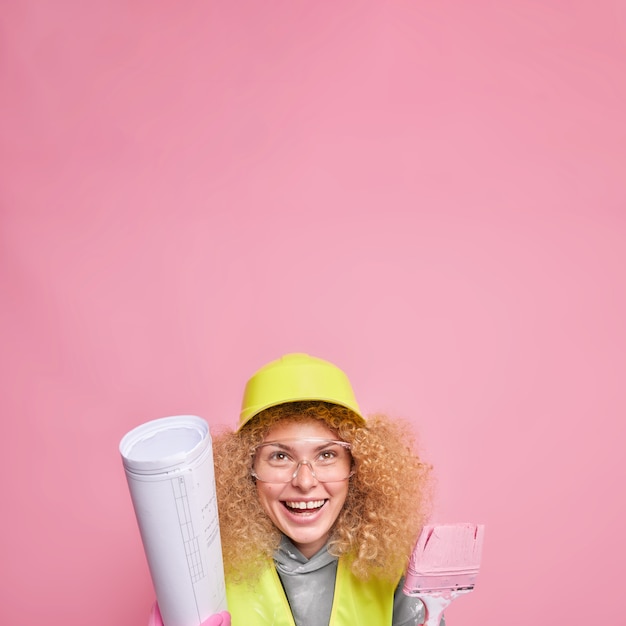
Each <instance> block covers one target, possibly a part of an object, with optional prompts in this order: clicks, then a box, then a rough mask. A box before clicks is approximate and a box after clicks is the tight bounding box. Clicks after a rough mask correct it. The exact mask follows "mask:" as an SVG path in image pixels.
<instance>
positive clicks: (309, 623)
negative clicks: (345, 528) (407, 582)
mask: <svg viewBox="0 0 626 626" xmlns="http://www.w3.org/2000/svg"><path fill="white" fill-rule="evenodd" d="M274 562H275V564H276V571H277V572H278V576H279V577H280V580H281V582H282V584H283V588H284V589H285V595H286V596H287V600H288V601H289V606H290V607H291V612H292V614H293V618H294V621H295V623H296V626H328V623H329V622H330V613H331V610H332V605H333V595H334V591H335V578H336V576H337V563H338V559H337V557H336V556H332V555H331V554H329V553H328V550H327V549H326V547H324V548H322V549H321V550H320V551H319V552H318V553H317V554H314V555H313V556H312V557H311V558H310V559H307V558H306V557H305V556H304V555H303V554H302V553H301V552H300V550H298V548H296V547H295V546H294V545H293V544H292V543H291V541H290V540H289V539H288V538H287V537H284V536H283V538H282V541H281V544H280V546H279V548H278V550H276V553H275V554H274ZM402 584H403V580H400V583H399V584H398V586H397V588H396V592H395V595H394V602H393V620H392V623H391V626H417V625H418V624H422V623H423V622H424V619H425V611H424V605H423V604H422V601H421V600H420V599H419V598H411V597H409V596H405V595H404V594H403V593H402ZM441 624H442V626H445V623H444V621H442V622H441Z"/></svg>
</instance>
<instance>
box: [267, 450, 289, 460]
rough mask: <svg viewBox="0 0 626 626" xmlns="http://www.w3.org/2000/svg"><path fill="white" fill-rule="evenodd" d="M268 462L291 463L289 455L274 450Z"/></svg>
mask: <svg viewBox="0 0 626 626" xmlns="http://www.w3.org/2000/svg"><path fill="white" fill-rule="evenodd" d="M267 460H268V461H269V462H270V463H289V462H290V461H291V459H290V458H289V455H288V454H287V453H286V452H283V451H282V450H274V452H270V453H269V455H268V457H267Z"/></svg>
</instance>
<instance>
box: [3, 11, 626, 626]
mask: <svg viewBox="0 0 626 626" xmlns="http://www.w3.org/2000/svg"><path fill="white" fill-rule="evenodd" d="M0 24H1V31H0V32H1V33H2V34H1V40H2V53H1V55H0V70H1V77H2V88H1V89H0V112H1V113H0V125H1V127H0V149H1V152H0V158H1V170H0V203H1V204H0V211H1V212H0V242H1V243H0V279H1V281H2V282H1V298H2V300H1V306H0V333H1V337H0V338H1V340H2V361H1V362H2V372H1V384H2V392H1V402H2V430H3V434H2V437H1V442H2V443H1V445H2V454H1V456H0V462H1V463H2V471H1V473H0V476H1V480H2V485H1V487H2V495H3V497H2V502H3V504H2V511H3V513H2V517H1V520H2V521H1V534H0V551H1V552H0V553H1V554H2V558H1V559H0V576H1V581H0V583H1V584H0V622H1V623H2V624H11V625H12V626H20V625H35V624H43V623H50V621H49V619H50V618H54V623H55V624H56V623H62V624H65V625H66V626H84V625H85V624H89V625H90V626H111V625H115V626H141V625H143V624H145V622H146V616H147V613H148V609H149V606H150V604H151V602H152V600H153V591H152V588H151V583H150V580H149V576H148V571H147V566H146V564H145V559H144V555H143V549H142V546H141V543H140V538H139V534H138V530H137V527H136V522H135V519H134V514H133V511H132V507H131V503H130V498H129V495H128V490H127V486H126V483H125V478H124V474H123V470H122V466H121V462H120V458H119V455H118V449H117V446H118V443H119V440H120V438H121V437H122V435H123V434H124V433H125V432H127V431H128V430H129V429H131V428H132V427H134V426H135V425H137V424H139V423H141V422H143V421H147V420H149V419H153V418H156V417H162V416H166V415H172V414H178V413H195V414H198V415H201V416H203V417H205V418H206V419H207V420H208V421H209V423H210V424H212V425H216V424H218V423H230V424H233V423H234V420H235V416H236V414H237V411H238V407H239V401H240V394H241V390H242V388H243V384H244V382H245V380H246V378H247V376H248V375H249V374H251V373H252V372H253V371H254V370H255V369H256V368H257V367H259V366H261V365H262V364H264V363H265V362H266V361H268V360H270V359H273V358H275V357H277V356H278V355H280V354H281V353H283V352H288V351H308V352H310V353H311V354H314V355H317V356H322V357H325V358H328V359H330V360H333V361H335V362H336V363H337V364H339V365H340V366H342V367H343V368H344V369H345V370H346V371H347V372H348V373H349V375H350V376H351V378H352V380H353V383H354V387H355V390H356V392H357V395H358V397H359V400H360V404H361V406H362V407H363V409H364V410H365V411H367V412H373V411H377V410H386V411H390V412H392V413H394V414H397V415H402V416H406V417H410V418H411V419H412V420H413V421H414V423H415V425H416V427H417V428H419V430H420V432H421V441H422V445H423V448H424V452H425V455H426V456H427V458H428V459H429V460H431V461H432V462H433V464H434V466H435V470H436V474H437V478H438V494H437V507H436V512H435V517H436V519H439V520H444V521H458V520H467V521H481V522H484V523H485V524H486V526H487V533H486V545H485V552H484V562H483V568H482V571H481V575H480V578H479V583H478V586H477V589H476V592H475V593H473V594H471V595H470V596H468V597H466V598H463V599H461V600H459V601H458V602H457V603H456V605H453V607H452V608H451V609H450V610H449V614H448V623H449V624H450V626H455V625H459V626H461V625H471V626H479V625H480V626H487V625H494V626H495V625H496V624H498V625H500V624H506V625H507V626H521V625H522V624H524V625H526V624H568V625H577V624H580V625H581V626H582V625H583V624H590V623H594V624H611V625H615V624H626V617H625V613H624V608H623V606H622V605H623V602H622V601H621V596H622V595H623V580H624V561H625V559H626V541H625V539H624V534H623V532H624V525H625V523H626V515H625V511H624V508H625V501H624V481H625V479H626V475H625V470H624V464H623V454H624V453H623V451H624V447H625V446H624V444H625V434H626V433H625V428H624V416H625V410H626V400H625V394H624V378H625V374H626V360H625V356H624V355H625V353H626V331H625V326H624V319H625V317H626V292H625V283H626V281H625V279H624V268H625V267H626V245H625V244H626V240H625V236H626V184H625V180H626V176H625V174H626V116H625V115H624V110H626V78H625V77H626V65H625V63H626V43H625V42H626V10H625V9H624V5H623V3H620V2H617V1H615V2H609V1H606V0H604V1H600V2H595V3H591V2H581V1H573V2H558V1H556V0H553V1H550V2H538V1H537V2H523V1H521V0H518V1H511V2H500V3H498V2H486V1H476V2H462V1H460V0H458V1H443V2H437V3H435V2H430V3H429V2H392V3H387V2H384V3H383V2H380V3H371V2H332V3H331V2H327V3H323V2H322V3H320V2H291V1H289V2H184V3H181V2H178V3H166V2H139V1H137V2H120V1H112V2H105V3H89V2H79V1H78V0H58V1H57V2H55V3H51V2H50V3H43V2H38V1H37V2H36V1H34V0H28V1H24V0H20V1H18V0H5V1H4V2H3V4H2V12H1V17H0ZM244 514H245V512H244ZM595 597H599V598H600V599H601V602H600V604H599V605H596V604H595V603H594V598H595ZM594 616H595V617H594Z"/></svg>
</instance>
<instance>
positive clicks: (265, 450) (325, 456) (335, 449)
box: [252, 438, 354, 483]
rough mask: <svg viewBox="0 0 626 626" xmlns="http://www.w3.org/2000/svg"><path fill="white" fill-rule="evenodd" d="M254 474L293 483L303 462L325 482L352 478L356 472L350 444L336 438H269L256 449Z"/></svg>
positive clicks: (262, 480)
mask: <svg viewBox="0 0 626 626" xmlns="http://www.w3.org/2000/svg"><path fill="white" fill-rule="evenodd" d="M254 452H255V455H254V461H253V463H252V476H254V478H256V479H257V480H260V481H261V482H264V483H290V482H291V481H292V480H293V479H294V478H295V477H296V476H297V475H298V472H299V471H300V469H301V468H302V466H303V465H307V466H308V471H310V472H311V475H312V476H313V477H314V478H315V479H317V480H318V481H319V482H321V483H332V482H340V481H343V480H348V478H350V476H352V475H353V474H354V470H353V463H352V455H351V454H350V444H349V443H346V442H345V441H334V440H332V439H319V438H309V439H282V440H280V441H266V442H265V443H262V444H260V445H258V446H257V447H256V448H255V449H254Z"/></svg>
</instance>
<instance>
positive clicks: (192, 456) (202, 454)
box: [120, 415, 227, 626]
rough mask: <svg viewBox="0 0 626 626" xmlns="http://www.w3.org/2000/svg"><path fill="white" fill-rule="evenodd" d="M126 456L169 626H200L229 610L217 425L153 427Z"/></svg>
mask: <svg viewBox="0 0 626 626" xmlns="http://www.w3.org/2000/svg"><path fill="white" fill-rule="evenodd" d="M120 453H121V455H122V462H123V464H124V470H125V472H126V479H127V481H128V487H129V490H130V495H131V499H132V502H133V507H134V510H135V516H136V518H137V524H138V526H139V532H140V534H141V540H142V543H143V548H144V551H145V554H146V559H147V561H148V567H149V570H150V576H151V578H152V583H153V585H154V591H155V594H156V599H157V602H158V603H159V609H160V611H161V616H162V618H163V623H164V624H165V626H198V625H199V624H200V623H201V622H203V621H204V620H205V619H207V618H208V617H209V616H210V615H213V614H214V613H219V612H220V611H224V610H226V609H227V606H226V590H225V585H224V569H223V564H222V546H221V543H220V531H219V520H218V517H217V499H216V495H215V474H214V469H213V449H212V445H211V436H210V433H209V425H208V424H207V422H206V421H205V420H203V419H201V418H200V417H197V416H195V415H176V416H172V417H163V418H160V419H156V420H152V421H150V422H146V423H145V424H142V425H140V426H138V427H137V428H135V429H133V430H131V431H130V432H129V433H127V434H126V435H125V436H124V437H123V438H122V440H121V442H120Z"/></svg>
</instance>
